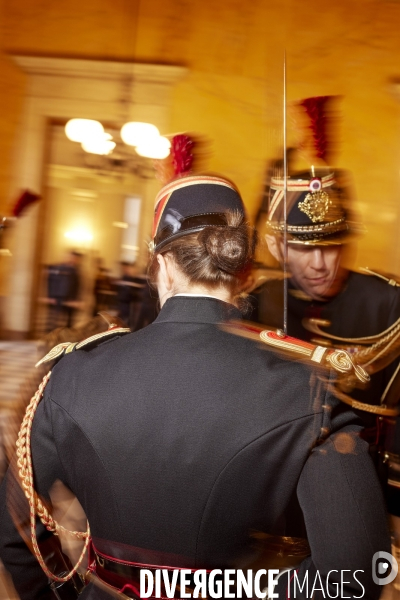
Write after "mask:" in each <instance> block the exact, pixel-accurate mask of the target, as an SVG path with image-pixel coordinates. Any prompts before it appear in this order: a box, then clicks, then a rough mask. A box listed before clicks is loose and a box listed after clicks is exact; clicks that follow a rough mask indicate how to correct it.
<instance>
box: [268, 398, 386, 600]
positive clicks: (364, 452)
mask: <svg viewBox="0 0 400 600" xmlns="http://www.w3.org/2000/svg"><path fill="white" fill-rule="evenodd" d="M334 412H335V411H334ZM337 413H338V414H335V415H334V417H333V419H332V421H331V424H332V433H331V434H330V435H329V437H328V438H327V439H326V440H325V441H323V442H322V443H320V444H319V445H317V446H316V447H315V448H314V449H313V451H312V452H311V454H310V456H309V458H308V460H307V462H306V464H305V466H304V468H303V471H302V474H301V477H300V480H299V483H298V487H297V495H298V498H299V502H300V505H301V508H302V510H303V513H304V518H305V524H306V529H307V536H308V541H309V544H310V548H311V556H310V557H309V558H307V559H306V560H305V561H303V562H302V563H301V565H300V567H299V568H298V570H297V571H291V572H289V574H286V573H285V574H283V576H282V577H281V578H280V579H279V582H278V586H277V591H278V592H279V598H286V597H287V595H288V597H291V598H306V597H308V598H310V597H314V598H315V599H316V600H319V599H320V598H326V597H329V596H330V597H332V598H333V597H341V598H346V597H347V598H361V597H362V598H363V599H364V600H374V599H377V598H379V595H380V593H381V588H380V586H379V585H377V584H375V583H374V582H373V580H372V558H373V556H374V554H375V553H376V552H378V551H382V550H383V551H386V552H390V539H389V534H388V530H387V524H386V513H385V508H384V500H383V497H382V492H381V488H380V485H379V482H378V479H377V477H376V473H375V469H374V467H373V464H372V461H371V459H370V456H369V453H368V444H367V443H366V442H365V441H363V440H362V439H360V437H359V435H358V429H359V427H358V425H357V423H356V421H354V420H353V417H352V413H351V411H347V410H346V409H344V408H343V405H339V406H338V407H337ZM305 584H306V585H305ZM288 586H289V587H290V590H288ZM300 587H303V591H302V592H301V591H300ZM321 587H323V590H324V591H321ZM294 588H296V590H295V589H294ZM307 589H308V593H307ZM312 590H313V593H312Z"/></svg>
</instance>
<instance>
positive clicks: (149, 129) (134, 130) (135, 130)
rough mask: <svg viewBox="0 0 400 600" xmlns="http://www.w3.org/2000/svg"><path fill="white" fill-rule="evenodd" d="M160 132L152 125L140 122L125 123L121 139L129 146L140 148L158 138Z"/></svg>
mask: <svg viewBox="0 0 400 600" xmlns="http://www.w3.org/2000/svg"><path fill="white" fill-rule="evenodd" d="M159 136H160V132H159V131H158V129H157V127H156V126H155V125H152V124H151V123H141V122H140V121H131V122H130V123H125V125H123V126H122V129H121V138H122V141H123V142H125V144H127V145H128V146H139V145H141V144H142V143H144V142H145V141H146V140H149V139H153V138H158V137H159Z"/></svg>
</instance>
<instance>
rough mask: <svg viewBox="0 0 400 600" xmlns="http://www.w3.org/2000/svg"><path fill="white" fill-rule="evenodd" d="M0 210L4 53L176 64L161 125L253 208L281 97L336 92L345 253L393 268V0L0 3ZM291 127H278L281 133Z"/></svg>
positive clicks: (6, 138) (9, 103)
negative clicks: (194, 149) (196, 139)
mask: <svg viewBox="0 0 400 600" xmlns="http://www.w3.org/2000/svg"><path fill="white" fill-rule="evenodd" d="M2 2H3V5H2V12H1V15H2V38H1V45H2V50H3V53H2V54H1V55H0V72H1V76H0V77H1V83H2V87H1V89H2V94H1V96H0V107H1V110H0V126H1V136H0V209H1V207H2V206H3V207H4V204H5V203H6V202H10V201H11V199H10V198H9V197H8V196H7V194H8V191H7V190H8V186H9V178H10V163H11V152H12V144H13V136H14V133H15V128H16V124H17V122H18V116H19V114H20V110H21V103H22V98H23V92H24V77H23V76H22V75H21V74H20V73H19V72H18V70H17V69H16V67H14V65H13V64H12V63H11V61H10V60H9V58H8V57H7V56H6V55H5V53H7V52H8V53H24V54H32V55H51V56H71V57H82V58H97V59H114V60H136V61H139V62H141V61H144V62H156V63H157V62H162V63H171V64H180V65H185V66H187V67H188V68H189V69H190V72H189V75H188V77H187V78H186V79H184V80H183V81H182V82H181V83H179V84H178V85H177V86H176V88H175V91H174V95H173V107H172V114H171V123H170V126H171V127H170V130H171V131H183V130H187V131H195V132H199V133H201V134H203V135H205V136H207V138H208V139H210V140H212V142H213V144H212V151H213V155H212V157H211V158H210V160H209V162H208V165H207V166H208V167H209V169H210V170H214V171H220V172H222V173H225V174H226V175H228V176H230V177H231V178H232V179H234V180H235V181H236V182H237V184H238V185H239V187H240V189H241V191H242V193H243V196H244V199H245V201H246V204H247V206H248V208H249V212H250V214H251V215H254V214H255V211H256V208H257V202H258V199H259V197H260V193H261V189H262V179H263V173H264V170H265V166H266V163H267V161H268V159H270V158H272V157H275V156H276V154H277V153H278V152H279V151H280V147H281V143H282V134H281V112H282V70H283V67H282V63H283V54H284V50H286V55H287V91H288V93H287V96H288V100H289V101H293V100H296V99H300V98H303V97H307V96H314V95H327V94H335V95H337V94H338V95H341V96H342V100H341V103H340V108H341V114H342V122H341V125H340V138H341V142H340V152H339V154H338V160H337V162H338V166H342V167H346V168H349V169H350V170H351V171H352V172H353V174H354V179H355V184H356V189H357V195H358V199H359V207H360V209H361V210H362V214H363V218H364V221H365V224H366V226H367V229H368V231H369V235H368V241H367V238H365V239H364V240H362V241H361V242H360V250H359V256H358V263H359V264H364V265H366V264H368V266H369V267H371V268H373V267H375V268H380V269H383V270H386V271H389V272H397V274H400V265H399V263H400V241H399V240H398V238H399V236H398V233H397V232H398V230H399V226H400V210H399V209H400V206H399V203H400V194H399V191H400V190H399V167H400V156H399V154H400V124H399V113H400V100H398V99H396V98H395V97H394V95H393V94H392V88H391V86H390V85H389V79H390V78H392V77H396V76H397V75H398V74H399V71H400V35H399V33H398V30H399V25H400V2H398V1H397V2H396V1H395V0H387V1H385V0H363V2H359V1H356V0H336V1H335V2H331V1H329V2H328V1H327V0H307V2H306V3H302V2H298V1H296V0H268V1H267V0H252V2H248V3H244V2H243V0H219V2H215V0H213V1H212V2H211V1H210V0H205V1H203V2H195V1H193V0H170V1H167V0H142V2H140V3H139V2H138V1H133V0H86V1H85V2H82V0H63V1H60V2H54V0H2ZM290 137H291V134H290V135H289V138H290Z"/></svg>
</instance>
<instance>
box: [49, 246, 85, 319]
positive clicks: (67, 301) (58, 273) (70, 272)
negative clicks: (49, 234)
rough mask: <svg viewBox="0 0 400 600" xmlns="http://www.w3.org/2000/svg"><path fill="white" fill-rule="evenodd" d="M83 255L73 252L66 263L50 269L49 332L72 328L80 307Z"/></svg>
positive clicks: (69, 253) (67, 257) (68, 254)
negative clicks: (57, 328)
mask: <svg viewBox="0 0 400 600" xmlns="http://www.w3.org/2000/svg"><path fill="white" fill-rule="evenodd" d="M81 262H82V254H81V253H80V252H76V251H75V250H71V251H70V252H68V253H67V256H66V259H65V261H63V262H62V263H60V264H57V265H51V266H50V267H48V272H47V300H48V304H49V322H48V330H51V329H54V328H55V327H59V326H61V325H63V326H65V327H72V325H73V324H74V320H75V315H76V312H77V310H78V309H79V306H80V296H81V287H82V282H81V273H80V265H81Z"/></svg>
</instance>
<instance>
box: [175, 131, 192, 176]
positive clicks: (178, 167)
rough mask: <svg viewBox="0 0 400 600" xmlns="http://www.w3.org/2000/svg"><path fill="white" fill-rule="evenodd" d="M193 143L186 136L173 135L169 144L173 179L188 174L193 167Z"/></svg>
mask: <svg viewBox="0 0 400 600" xmlns="http://www.w3.org/2000/svg"><path fill="white" fill-rule="evenodd" d="M194 145H195V144H194V141H193V140H192V139H191V138H190V137H189V136H188V135H186V134H184V133H180V134H178V135H174V137H173V138H172V142H171V155H172V164H173V166H174V172H175V177H178V176H179V175H184V174H186V173H188V172H189V171H190V170H191V168H192V165H193V148H194Z"/></svg>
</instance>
